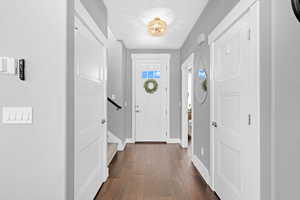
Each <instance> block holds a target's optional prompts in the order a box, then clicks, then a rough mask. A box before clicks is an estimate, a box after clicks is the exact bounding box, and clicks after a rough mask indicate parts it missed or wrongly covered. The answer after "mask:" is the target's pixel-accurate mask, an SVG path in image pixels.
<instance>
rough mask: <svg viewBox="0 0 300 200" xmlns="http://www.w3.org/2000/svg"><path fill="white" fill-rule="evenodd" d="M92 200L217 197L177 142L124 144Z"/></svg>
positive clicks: (211, 199)
mask: <svg viewBox="0 0 300 200" xmlns="http://www.w3.org/2000/svg"><path fill="white" fill-rule="evenodd" d="M109 170H110V176H109V178H108V180H107V182H106V183H105V184H104V185H103V186H102V188H101V190H100V191H99V193H98V195H97V196H96V198H95V200H217V198H216V197H215V195H214V193H213V192H212V191H211V189H210V188H209V187H208V186H207V184H206V183H205V181H204V180H203V178H202V177H201V175H200V174H199V173H198V172H197V170H196V169H195V168H194V166H193V165H192V163H191V160H190V158H189V156H188V151H187V150H184V149H182V148H181V147H180V146H179V145H178V144H143V143H142V144H128V145H127V147H126V149H125V151H124V152H119V153H117V155H116V156H115V158H114V160H113V161H112V163H111V164H110V167H109Z"/></svg>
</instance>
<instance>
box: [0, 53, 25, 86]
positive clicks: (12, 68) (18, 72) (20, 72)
mask: <svg viewBox="0 0 300 200" xmlns="http://www.w3.org/2000/svg"><path fill="white" fill-rule="evenodd" d="M0 73H1V74H6V75H15V76H18V77H19V79H20V80H22V81H25V59H17V58H11V57H0Z"/></svg>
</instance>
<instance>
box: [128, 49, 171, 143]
mask: <svg viewBox="0 0 300 200" xmlns="http://www.w3.org/2000/svg"><path fill="white" fill-rule="evenodd" d="M157 56H158V57H156V56H155V55H152V56H150V57H151V58H148V59H135V60H134V65H133V68H134V76H135V77H134V84H133V87H134V91H135V92H134V102H135V103H134V105H133V106H134V110H133V112H134V117H133V118H134V119H133V120H135V123H134V124H135V129H134V130H135V141H137V142H147V141H148V142H150V141H156V142H164V141H166V139H167V132H168V106H167V105H168V62H169V60H168V59H161V58H160V55H157ZM147 82H148V84H147ZM146 88H148V91H147V89H146Z"/></svg>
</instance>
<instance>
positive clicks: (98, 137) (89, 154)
mask: <svg viewBox="0 0 300 200" xmlns="http://www.w3.org/2000/svg"><path fill="white" fill-rule="evenodd" d="M75 27H76V31H75V65H76V66H75V67H76V74H75V199H76V200H91V199H93V198H94V197H95V195H96V193H97V191H98V190H99V188H100V187H101V185H102V183H103V182H104V181H105V179H106V170H107V167H106V148H107V142H106V123H105V120H106V75H105V73H106V49H105V47H104V45H103V44H102V43H101V42H100V41H99V40H98V38H96V37H95V34H93V33H92V32H91V31H90V30H89V29H88V28H87V27H86V26H85V25H84V24H83V23H82V22H81V21H80V20H79V19H78V18H76V19H75Z"/></svg>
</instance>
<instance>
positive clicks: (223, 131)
mask: <svg viewBox="0 0 300 200" xmlns="http://www.w3.org/2000/svg"><path fill="white" fill-rule="evenodd" d="M254 13H255V12H254ZM256 19H257V18H256V16H254V15H253V12H252V10H249V11H248V12H247V13H246V14H244V15H243V16H242V17H241V18H240V19H239V20H238V21H237V22H236V23H234V24H233V25H232V26H231V27H230V28H229V29H228V30H227V31H226V32H225V33H223V34H222V35H221V37H220V38H219V39H217V40H216V41H215V42H214V43H213V45H212V47H213V51H212V55H213V63H214V64H213V82H214V88H213V90H214V95H213V110H214V113H213V121H214V122H213V126H215V127H214V129H213V130H214V187H215V190H216V192H217V193H218V195H219V196H220V198H221V199H222V200H258V199H259V170H257V169H259V139H258V138H259V137H258V134H259V132H258V131H257V127H258V124H257V123H258V115H257V113H258V112H257V111H258V110H259V106H258V103H257V101H258V91H259V90H258V87H257V86H258V82H257V80H258V70H257V69H258V67H257V66H258V64H257V63H258V62H256V57H255V55H256V54H257V49H256V48H253V47H255V46H256V45H257V37H256V33H255V31H256V30H255V28H253V27H254V26H255V24H256Z"/></svg>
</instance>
